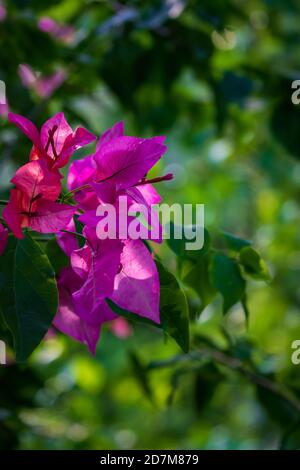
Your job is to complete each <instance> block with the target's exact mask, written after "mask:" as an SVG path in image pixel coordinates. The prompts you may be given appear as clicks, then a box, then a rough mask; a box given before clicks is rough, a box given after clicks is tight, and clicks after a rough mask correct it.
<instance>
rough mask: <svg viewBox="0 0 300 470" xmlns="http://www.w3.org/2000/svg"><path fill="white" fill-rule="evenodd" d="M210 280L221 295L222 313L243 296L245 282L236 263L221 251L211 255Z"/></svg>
mask: <svg viewBox="0 0 300 470" xmlns="http://www.w3.org/2000/svg"><path fill="white" fill-rule="evenodd" d="M210 275H211V282H212V285H213V286H214V288H215V289H217V290H218V291H219V292H220V293H221V294H222V296H223V313H224V314H225V313H226V312H227V311H228V310H229V309H230V308H231V307H232V306H233V305H234V304H235V303H237V302H238V301H239V300H241V299H242V298H243V295H244V292H245V287H246V283H245V280H244V279H243V278H242V276H241V273H240V270H239V267H238V264H237V262H236V261H235V260H233V259H231V258H229V257H228V256H226V255H224V254H223V253H216V254H215V255H214V256H213V260H212V264H211V267H210Z"/></svg>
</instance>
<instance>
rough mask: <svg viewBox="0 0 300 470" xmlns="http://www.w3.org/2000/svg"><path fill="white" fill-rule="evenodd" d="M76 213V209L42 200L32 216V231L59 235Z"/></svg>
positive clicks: (38, 202)
mask: <svg viewBox="0 0 300 470" xmlns="http://www.w3.org/2000/svg"><path fill="white" fill-rule="evenodd" d="M75 212H76V207H72V206H68V205H66V204H58V203H57V202H53V201H48V200H47V199H41V200H38V201H37V209H36V210H35V211H34V212H33V213H32V215H31V216H30V226H31V228H32V230H36V231H37V232H41V233H58V232H59V231H60V230H63V229H64V228H65V227H66V226H67V225H68V223H69V222H70V220H71V218H72V217H73V215H74V214H75Z"/></svg>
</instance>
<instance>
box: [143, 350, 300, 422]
mask: <svg viewBox="0 0 300 470" xmlns="http://www.w3.org/2000/svg"><path fill="white" fill-rule="evenodd" d="M207 358H208V359H213V360H215V361H216V362H218V363H219V364H222V365H223V366H225V367H227V368H229V369H231V370H235V371H237V372H239V373H240V374H241V375H243V376H244V377H246V378H247V379H248V380H249V381H250V382H251V383H253V384H255V385H258V386H260V387H263V388H264V389H266V390H268V391H269V392H271V393H273V394H274V395H276V396H278V397H280V398H282V399H284V400H285V401H286V402H288V403H289V404H290V405H291V406H292V407H293V408H294V409H295V410H296V411H297V413H299V414H300V401H299V400H298V399H297V398H296V397H295V396H294V394H293V393H291V392H290V391H289V390H288V389H287V388H286V387H284V386H282V385H280V384H278V383H276V382H274V381H272V380H270V379H269V378H267V377H265V376H263V375H261V374H259V373H258V372H256V371H253V370H251V369H250V368H249V367H247V366H246V365H245V364H244V363H243V361H241V360H240V359H238V358H236V357H233V356H230V355H228V354H227V353H224V352H223V351H221V350H219V349H217V348H208V347H203V348H199V349H198V350H197V351H192V352H190V353H189V354H184V355H183V354H181V355H177V356H175V357H172V358H171V359H167V360H164V361H153V362H150V363H149V364H148V370H153V369H158V368H163V367H171V366H174V365H176V364H179V363H183V362H190V361H191V360H192V361H194V360H196V361H197V360H199V359H201V360H202V359H207Z"/></svg>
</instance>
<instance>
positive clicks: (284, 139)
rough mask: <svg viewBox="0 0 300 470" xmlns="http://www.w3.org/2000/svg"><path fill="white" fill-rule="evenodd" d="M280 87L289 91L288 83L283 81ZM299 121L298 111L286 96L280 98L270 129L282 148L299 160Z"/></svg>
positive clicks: (299, 110) (299, 112)
mask: <svg viewBox="0 0 300 470" xmlns="http://www.w3.org/2000/svg"><path fill="white" fill-rule="evenodd" d="M282 86H286V90H290V83H289V82H287V81H285V82H284V83H283V84H282ZM299 119H300V109H299V106H295V105H294V104H293V103H292V102H291V99H290V96H288V95H286V96H283V97H282V98H281V100H280V101H279V103H278V104H277V105H276V107H275V108H274V111H273V115H272V119H271V129H272V132H273V135H274V138H275V139H276V140H277V141H278V142H279V143H280V144H281V145H283V146H284V148H285V150H286V151H287V152H289V153H290V154H291V155H292V156H293V157H294V158H296V159H298V160H299V158H300V149H299V138H298V130H299Z"/></svg>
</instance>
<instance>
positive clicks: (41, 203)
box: [3, 189, 76, 238]
mask: <svg viewBox="0 0 300 470" xmlns="http://www.w3.org/2000/svg"><path fill="white" fill-rule="evenodd" d="M75 212H76V208H75V207H72V206H69V205H66V204H59V203H57V202H53V201H51V200H49V199H45V198H43V197H37V198H35V199H34V198H30V197H28V195H27V194H26V193H24V192H22V191H21V190H20V189H12V191H11V196H10V200H9V202H8V204H7V206H6V207H5V208H4V209H3V218H4V220H5V222H6V223H7V225H8V227H9V228H10V229H11V231H12V232H13V234H14V235H15V237H16V238H23V233H22V228H25V227H31V228H32V230H35V231H36V232H41V233H58V232H59V231H60V230H62V229H64V228H65V226H66V225H67V224H68V223H69V222H70V219H71V218H72V217H73V215H74V214H75Z"/></svg>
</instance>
